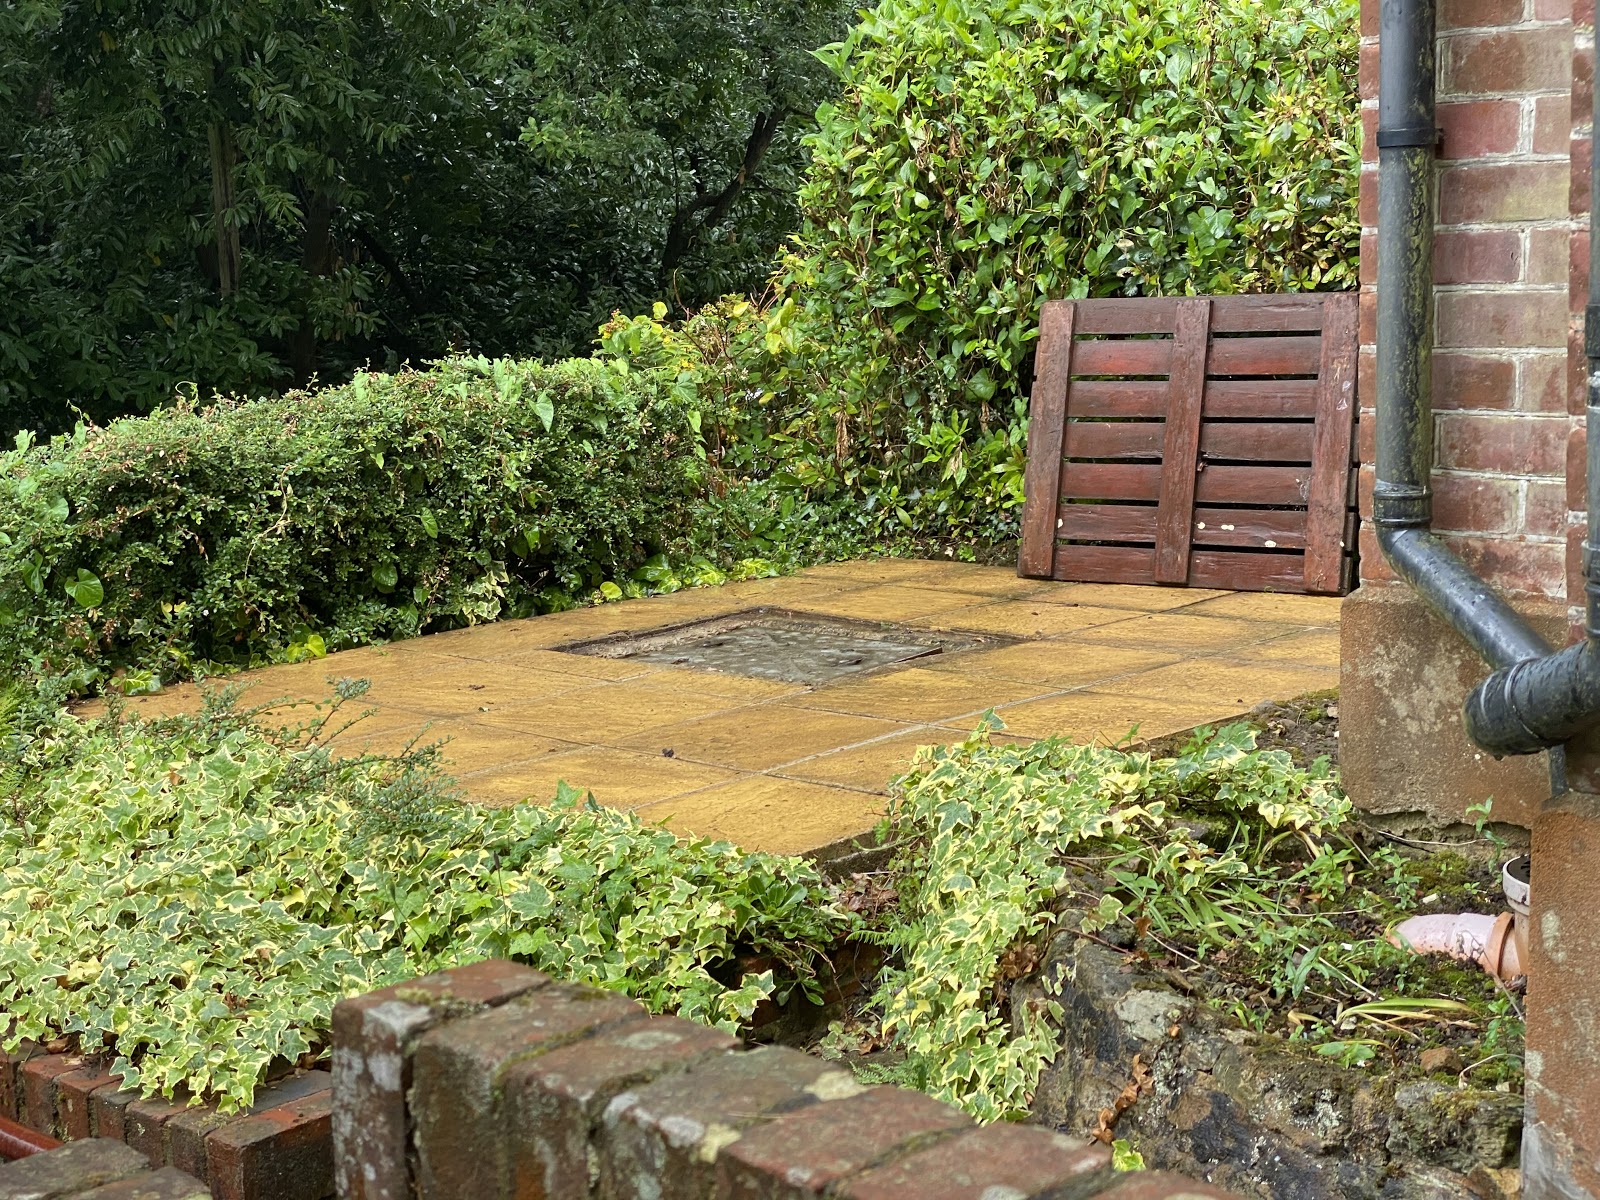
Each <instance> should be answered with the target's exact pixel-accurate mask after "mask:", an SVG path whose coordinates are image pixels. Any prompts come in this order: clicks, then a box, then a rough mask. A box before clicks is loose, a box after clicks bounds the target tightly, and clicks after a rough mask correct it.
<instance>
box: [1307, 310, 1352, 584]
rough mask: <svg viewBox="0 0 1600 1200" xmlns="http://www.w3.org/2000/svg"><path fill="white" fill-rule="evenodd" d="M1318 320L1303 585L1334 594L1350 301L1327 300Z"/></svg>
mask: <svg viewBox="0 0 1600 1200" xmlns="http://www.w3.org/2000/svg"><path fill="white" fill-rule="evenodd" d="M1323 320H1324V323H1325V328H1324V331H1323V336H1322V361H1321V368H1320V370H1319V372H1318V374H1317V423H1316V426H1315V450H1314V452H1313V457H1312V463H1313V466H1312V470H1311V491H1310V495H1309V496H1308V497H1307V500H1306V559H1305V575H1304V585H1305V589H1306V591H1308V592H1338V591H1340V590H1341V588H1342V587H1343V583H1344V560H1345V542H1344V531H1345V524H1346V519H1345V518H1346V513H1347V511H1348V507H1349V496H1350V465H1349V464H1350V448H1351V440H1352V438H1353V436H1354V433H1355V409H1356V355H1357V353H1358V346H1357V343H1358V332H1357V318H1356V298H1355V297H1354V296H1330V297H1329V298H1328V304H1327V309H1326V315H1325V316H1324V318H1323Z"/></svg>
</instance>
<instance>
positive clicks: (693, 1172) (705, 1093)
mask: <svg viewBox="0 0 1600 1200" xmlns="http://www.w3.org/2000/svg"><path fill="white" fill-rule="evenodd" d="M864 1090H865V1089H864V1088H862V1087H861V1085H860V1084H858V1083H856V1082H855V1079H854V1077H853V1076H851V1075H850V1073H849V1072H848V1071H843V1070H840V1069H839V1068H838V1067H835V1066H831V1065H830V1064H828V1063H826V1062H823V1061H822V1060H821V1059H817V1058H812V1057H810V1056H808V1055H805V1054H801V1053H799V1052H798V1051H795V1050H787V1049H783V1048H779V1047H767V1048H762V1049H759V1050H751V1051H749V1052H747V1053H742V1054H726V1055H722V1056H719V1057H716V1058H711V1059H707V1060H704V1061H703V1062H700V1063H697V1064H695V1065H694V1066H692V1067H690V1068H689V1069H688V1070H687V1071H685V1072H682V1073H679V1074H676V1075H669V1076H667V1077H666V1078H664V1079H661V1080H658V1081H657V1082H655V1083H650V1084H646V1085H644V1086H643V1087H641V1088H638V1089H634V1090H630V1091H626V1092H623V1093H622V1094H620V1095H619V1096H617V1098H616V1099H614V1100H613V1101H612V1102H611V1103H610V1104H609V1105H607V1106H606V1111H605V1115H604V1119H603V1121H602V1123H601V1129H600V1133H599V1138H598V1150H599V1157H600V1187H601V1192H602V1194H604V1195H607V1196H614V1197H616V1198H617V1200H624V1198H628V1200H633V1198H635V1197H637V1198H639V1200H643V1197H645V1196H647V1195H648V1196H649V1197H650V1198H651V1200H704V1197H706V1196H709V1195H711V1193H712V1187H713V1184H714V1177H715V1175H714V1172H715V1165H716V1159H717V1155H718V1152H719V1151H720V1149H721V1148H722V1147H724V1146H725V1145H727V1144H728V1143H729V1142H731V1141H733V1140H735V1139H736V1138H737V1137H738V1136H739V1134H740V1132H741V1131H743V1130H745V1129H748V1128H749V1127H750V1126H752V1125H755V1124H757V1123H759V1122H760V1121H762V1120H763V1119H764V1118H766V1117H769V1116H771V1115H774V1114H776V1113H780V1112H787V1111H792V1110H794V1109H798V1108H803V1107H805V1106H806V1105H808V1104H815V1103H817V1102H818V1101H822V1100H842V1099H845V1098H847V1097H849V1096H851V1095H855V1094H858V1093H860V1092H861V1091H864ZM642 1179H649V1180H652V1181H653V1187H652V1189H650V1190H648V1191H646V1190H641V1188H640V1187H639V1181H640V1180H642ZM552 1200H554V1198H552Z"/></svg>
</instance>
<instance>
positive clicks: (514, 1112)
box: [333, 962, 1225, 1200]
mask: <svg viewBox="0 0 1600 1200" xmlns="http://www.w3.org/2000/svg"><path fill="white" fill-rule="evenodd" d="M333 1075H334V1083H333V1089H334V1097H333V1111H334V1119H333V1128H334V1139H335V1146H336V1151H335V1159H336V1162H337V1171H338V1183H339V1195H340V1197H342V1198H343V1200H410V1198H411V1197H412V1196H416V1197H418V1200H469V1198H470V1200H513V1198H515V1200H589V1198H590V1197H592V1196H594V1195H601V1196H606V1197H609V1198H611V1200H629V1198H635V1200H644V1198H646V1197H648V1198H650V1200H738V1198H746V1200H804V1198H806V1197H818V1198H819V1197H821V1196H823V1195H824V1194H826V1195H828V1196H831V1197H836V1198H838V1200H982V1198H983V1197H992V1196H1002V1195H1003V1196H1016V1197H1019V1198H1020V1197H1025V1196H1038V1197H1043V1196H1067V1195H1070V1196H1072V1197H1073V1198H1074V1200H1089V1198H1090V1197H1098V1198H1100V1200H1206V1198H1207V1197H1216V1198H1218V1200H1225V1197H1224V1193H1222V1192H1219V1191H1217V1190H1215V1189H1214V1188H1210V1187H1207V1186H1206V1185H1204V1184H1200V1183H1195V1182H1193V1181H1191V1180H1187V1179H1183V1178H1180V1177H1178V1176H1173V1175H1165V1174H1160V1173H1142V1172H1141V1173H1138V1174H1132V1175H1118V1174H1115V1173H1114V1172H1112V1171H1111V1170H1110V1169H1109V1162H1110V1154H1109V1152H1108V1151H1107V1149H1106V1148H1105V1147H1104V1146H1100V1145H1097V1144H1095V1143H1092V1142H1090V1143H1086V1142H1084V1141H1082V1140H1080V1139H1073V1138H1068V1137H1065V1136H1063V1135H1061V1134H1058V1133H1053V1132H1051V1131H1050V1130H1047V1129H1043V1128H1040V1127H1037V1126H1022V1125H1010V1124H1005V1123H1002V1124H998V1125H990V1126H987V1127H984V1128H981V1129H980V1128H977V1127H975V1126H974V1125H973V1124H972V1122H971V1121H970V1120H968V1119H967V1117H966V1116H965V1115H963V1114H962V1113H961V1112H959V1111H957V1110H956V1109H953V1108H951V1107H949V1106H948V1105H944V1104H940V1103H938V1102H937V1101H935V1100H932V1099H930V1098H929V1097H927V1096H924V1095H921V1094H920V1093H917V1092H909V1091H904V1090H902V1089H899V1088H892V1087H871V1088H869V1087H864V1086H862V1085H860V1084H858V1083H857V1082H856V1081H855V1080H854V1079H853V1078H852V1077H851V1075H850V1073H849V1072H848V1071H846V1070H843V1069H842V1068H840V1067H838V1066H837V1065H835V1064H831V1063H828V1062H825V1061H823V1060H821V1059H818V1058H813V1057H811V1056H809V1055H805V1054H801V1053H799V1052H798V1051H795V1050H786V1049H783V1048H781V1047H770V1046H769V1047H762V1048H756V1049H749V1048H746V1047H743V1046H741V1045H740V1044H739V1043H738V1042H737V1041H736V1040H735V1039H733V1038H731V1037H729V1036H728V1035H727V1034H724V1033H719V1032H717V1031H715V1030H712V1029H708V1028H706V1027H705V1026H702V1025H695V1024H693V1023H691V1022H689V1021H682V1020H678V1019H677V1018H674V1017H651V1016H649V1015H648V1014H647V1013H646V1012H645V1011H644V1010H643V1009H641V1008H639V1007H638V1006H637V1005H636V1004H634V1003H633V1002H632V1001H629V1000H626V999H624V998H623V997H621V996H618V995H615V994H613V993H610V992H602V991H598V990H596V989H594V988H586V987H579V986H574V985H569V984H560V983H555V982H553V981H551V980H550V979H549V978H548V977H546V976H544V975H541V974H540V973H539V972H537V971H532V970H529V969H527V968H526V967H519V966H517V965H515V964H513V963H506V962H483V963H476V964H474V965H472V966H470V967H463V968H460V969H459V970H456V971H446V972H443V973H442V974H439V975H431V976H428V977H427V978H425V979H419V980H413V981H412V982H411V983H408V984H403V985H400V986H398V987H394V988H388V989H385V990H384V991H381V992H375V993H373V994H371V995H368V996H361V997H358V998H356V999H354V1000H348V1001H346V1002H345V1003H343V1004H341V1005H340V1006H339V1007H338V1009H337V1010H335V1013H334V1067H333Z"/></svg>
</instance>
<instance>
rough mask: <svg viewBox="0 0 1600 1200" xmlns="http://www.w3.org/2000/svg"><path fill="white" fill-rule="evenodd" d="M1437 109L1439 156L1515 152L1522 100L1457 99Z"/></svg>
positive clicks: (1519, 129) (1520, 123)
mask: <svg viewBox="0 0 1600 1200" xmlns="http://www.w3.org/2000/svg"><path fill="white" fill-rule="evenodd" d="M1437 112H1438V124H1439V128H1440V130H1441V131H1443V134H1444V137H1443V138H1442V140H1441V141H1440V143H1439V157H1440V159H1445V160H1448V159H1459V158H1481V157H1483V156H1484V155H1486V154H1515V153H1516V152H1517V149H1518V145H1519V143H1520V142H1521V140H1522V101H1521V100H1456V101H1452V102H1449V103H1445V104H1440V105H1439V106H1438V109H1437ZM1562 148H1563V149H1565V146H1563V147H1562Z"/></svg>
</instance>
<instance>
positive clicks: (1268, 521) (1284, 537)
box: [1190, 507, 1306, 550]
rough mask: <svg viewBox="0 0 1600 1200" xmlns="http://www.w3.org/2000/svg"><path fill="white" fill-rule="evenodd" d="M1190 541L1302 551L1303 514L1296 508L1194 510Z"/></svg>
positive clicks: (1251, 548)
mask: <svg viewBox="0 0 1600 1200" xmlns="http://www.w3.org/2000/svg"><path fill="white" fill-rule="evenodd" d="M1190 540H1191V541H1192V542H1193V543H1194V544H1195V545H1196V546H1235V547H1240V548H1242V549H1246V550H1304V549H1305V545H1306V515H1305V513H1303V512H1300V511H1299V510H1297V509H1271V508H1204V507H1197V508H1196V509H1195V510H1194V536H1193V537H1192V538H1191V539H1190Z"/></svg>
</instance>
